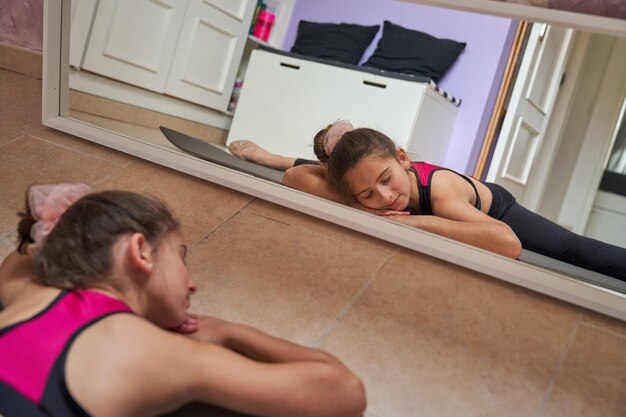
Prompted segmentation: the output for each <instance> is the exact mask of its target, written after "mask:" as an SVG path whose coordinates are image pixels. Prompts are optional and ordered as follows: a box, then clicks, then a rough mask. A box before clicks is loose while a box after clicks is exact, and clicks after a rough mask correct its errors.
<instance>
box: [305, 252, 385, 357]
mask: <svg viewBox="0 0 626 417" xmlns="http://www.w3.org/2000/svg"><path fill="white" fill-rule="evenodd" d="M395 255H396V254H395V253H394V254H391V256H389V258H388V259H387V260H386V261H385V262H383V263H382V265H381V266H380V268H378V270H377V271H376V272H375V273H374V274H372V276H371V277H370V278H369V279H368V280H367V282H366V283H365V284H363V286H362V287H361V289H359V291H358V292H357V293H356V294H355V295H354V296H353V297H352V299H351V300H350V302H349V303H348V305H347V306H345V307H344V308H343V309H342V310H341V311H340V312H339V314H338V315H337V317H335V318H334V320H332V321H331V322H330V323H329V324H328V325H327V326H326V328H324V330H323V331H322V334H321V335H320V336H319V337H318V338H317V340H315V342H313V345H312V347H314V348H319V346H320V345H321V344H322V342H324V340H326V338H327V337H328V336H329V335H330V334H331V333H332V332H333V331H334V330H335V328H336V327H337V325H339V323H340V322H341V321H342V320H343V318H344V317H345V316H346V315H347V314H348V312H349V311H350V310H352V307H354V305H355V304H356V303H357V302H358V301H359V300H360V299H361V297H362V296H363V294H364V293H365V291H367V289H368V288H369V287H370V285H371V284H372V282H374V280H375V279H376V278H378V276H379V275H380V271H381V270H382V269H383V268H384V267H385V265H387V263H388V262H389V261H390V260H391V259H393V258H394V257H395Z"/></svg>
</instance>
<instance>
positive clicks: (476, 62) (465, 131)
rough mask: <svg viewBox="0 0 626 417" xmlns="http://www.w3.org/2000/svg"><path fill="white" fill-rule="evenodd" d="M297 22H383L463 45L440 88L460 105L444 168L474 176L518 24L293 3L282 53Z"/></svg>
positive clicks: (409, 10)
mask: <svg viewBox="0 0 626 417" xmlns="http://www.w3.org/2000/svg"><path fill="white" fill-rule="evenodd" d="M357 4H358V7H355V6H356V5H357ZM300 20H308V21H313V22H328V23H340V22H345V23H356V24H362V25H375V24H379V25H381V27H382V24H383V21H384V20H389V21H391V22H392V23H395V24H397V25H400V26H403V27H406V28H408V29H416V30H420V31H422V32H426V33H429V34H431V35H433V36H436V37H438V38H448V39H454V40H456V41H461V42H466V43H467V46H466V48H465V50H464V51H463V53H462V54H461V56H460V57H459V59H458V60H457V62H456V63H455V64H454V66H453V67H452V68H451V69H450V71H448V73H447V74H446V75H445V76H444V77H443V78H442V79H441V80H440V82H439V85H440V87H442V88H443V89H444V90H445V91H447V92H448V93H449V94H452V95H453V96H456V97H459V98H461V99H462V100H463V102H462V104H461V106H460V107H459V112H458V115H457V121H456V125H455V128H454V132H453V134H452V138H451V142H450V148H449V150H448V153H447V155H446V160H445V165H446V166H448V167H449V168H452V169H455V170H458V171H461V172H466V173H469V174H471V173H473V171H474V168H475V166H476V163H477V161H478V156H479V153H480V149H481V146H482V142H483V139H484V136H485V133H486V131H487V125H488V123H489V119H490V117H491V111H492V109H493V105H494V103H495V100H496V95H497V93H498V88H499V86H500V83H501V81H502V75H503V72H504V66H505V65H506V61H507V58H508V53H509V50H510V47H511V44H512V42H513V37H514V35H515V28H516V24H517V22H516V21H513V20H511V19H507V18H501V17H494V16H487V15H482V14H477V13H468V12H460V11H456V10H450V9H442V8H436V7H430V6H423V5H419V4H411V3H406V2H402V1H395V0H359V2H358V3H356V2H355V1H353V0H315V1H312V0H296V4H295V7H294V10H293V15H292V19H291V22H290V26H289V29H288V31H287V35H286V37H285V43H284V45H283V48H284V49H286V50H289V49H290V48H291V46H292V45H293V43H294V41H295V38H296V31H297V27H298V22H299V21H300ZM381 32H382V30H381V31H380V32H379V34H378V35H377V37H376V38H374V41H373V42H372V44H371V45H370V47H369V48H368V50H367V51H366V52H365V59H366V58H367V57H368V56H369V55H371V53H372V52H373V50H374V49H375V47H376V44H377V43H378V39H379V38H380V33H381ZM365 59H364V60H365Z"/></svg>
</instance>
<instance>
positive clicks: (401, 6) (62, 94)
mask: <svg viewBox="0 0 626 417" xmlns="http://www.w3.org/2000/svg"><path fill="white" fill-rule="evenodd" d="M122 3H124V5H123V7H124V8H125V9H121V7H122V6H121V4H122ZM266 3H267V5H268V8H271V10H272V11H273V12H274V14H275V21H274V25H273V28H272V32H271V35H270V37H269V38H267V39H266V40H264V41H258V40H255V39H251V38H250V37H249V30H250V22H251V21H252V19H253V15H254V13H255V6H256V5H257V2H256V1H252V0H240V1H221V0H188V1H159V2H151V1H145V2H144V1H141V2H139V1H138V2H132V3H131V2H129V3H126V2H121V1H98V0H72V1H70V0H54V1H48V2H45V28H44V29H45V31H44V32H45V33H44V100H43V106H44V108H43V118H44V124H46V125H48V126H50V127H53V128H56V129H59V130H63V131H66V132H68V133H71V134H74V135H76V136H79V137H82V138H84V139H86V140H90V141H94V142H97V143H100V144H102V145H105V146H109V147H112V148H115V149H118V150H120V151H123V152H127V153H130V154H133V155H135V156H138V157H140V158H144V159H147V160H150V161H153V162H156V163H159V164H162V165H165V166H168V167H171V168H173V169H177V170H180V171H182V172H185V173H188V174H191V175H194V176H197V177H200V178H202V179H205V180H207V181H211V182H215V183H218V184H221V185H223V186H226V187H230V188H233V189H236V190H239V191H241V192H244V193H248V194H251V195H253V196H256V197H259V198H263V199H266V200H268V201H271V202H274V203H277V204H281V205H283V206H286V207H289V208H292V209H295V210H299V211H301V212H303V213H306V214H309V215H313V216H316V217H319V218H321V219H324V220H327V221H330V222H333V223H336V224H337V225H338V226H342V227H349V228H352V229H354V230H357V231H360V232H363V233H366V234H369V235H372V236H376V237H378V238H380V239H384V240H387V241H390V242H392V243H395V244H398V245H400V246H403V247H406V248H409V249H412V250H415V251H419V252H422V253H426V254H428V255H431V256H434V257H438V258H441V259H444V260H446V261H449V262H452V263H455V264H459V265H462V266H464V267H467V268H470V269H473V270H477V271H479V272H482V273H485V274H487V275H490V276H493V277H495V278H498V279H503V280H506V281H509V282H511V283H514V284H516V285H521V286H524V287H527V288H530V289H533V290H536V291H539V292H542V293H544V294H547V295H550V296H553V297H557V298H559V299H563V300H565V301H568V302H572V303H575V304H578V305H581V306H584V307H586V308H590V309H592V310H595V311H599V312H602V313H604V314H608V315H610V316H613V317H616V318H619V319H622V320H626V291H620V288H616V287H614V286H612V285H610V283H606V282H604V283H603V282H602V281H594V282H589V281H587V280H583V279H579V278H578V277H576V276H574V275H571V274H568V273H560V272H555V271H554V270H552V269H550V268H548V267H544V266H542V265H538V264H533V263H528V262H525V261H523V260H522V261H520V260H511V259H507V258H504V257H502V256H499V255H494V254H492V253H489V252H486V251H483V250H480V249H476V248H474V247H471V246H468V245H464V244H461V243H458V242H454V241H451V240H449V239H445V238H442V237H439V236H436V235H432V234H429V233H426V232H422V231H419V230H416V229H414V228H409V227H406V226H402V225H400V224H398V223H394V222H391V221H388V220H385V219H383V218H379V217H376V216H373V215H369V214H366V213H364V212H361V211H358V210H355V209H352V208H349V207H346V206H343V205H339V204H336V203H333V202H330V201H327V200H323V199H320V198H317V197H314V196H311V195H308V194H306V193H303V192H300V191H297V190H293V189H290V188H287V187H285V186H283V185H281V184H279V183H276V182H273V181H269V180H266V179H263V178H259V177H258V176H254V175H251V174H250V173H248V172H243V171H239V170H237V169H233V168H232V167H229V166H224V165H220V164H218V163H214V162H209V161H206V160H203V159H201V158H198V157H196V156H194V155H192V154H190V153H187V152H184V151H182V150H180V149H178V148H177V147H175V146H174V145H172V144H171V143H170V142H169V141H168V140H167V139H166V138H165V137H164V136H163V134H162V133H161V131H160V130H159V129H158V126H166V127H169V128H171V129H174V130H177V131H180V132H183V133H185V134H187V135H189V136H192V137H195V138H199V139H200V140H202V141H204V142H206V143H209V144H213V145H216V147H217V148H218V149H219V148H220V147H222V148H223V147H224V146H226V145H227V144H228V143H229V142H230V141H232V140H234V139H251V140H255V141H259V142H261V143H263V144H265V145H267V146H268V148H269V150H271V151H274V152H278V153H283V152H286V153H290V152H296V151H297V150H295V151H294V150H293V149H289V148H287V149H282V148H280V147H277V148H272V147H271V146H272V143H273V142H271V141H270V139H267V140H268V141H267V142H263V141H264V140H265V139H264V136H263V135H266V136H268V137H272V138H275V137H276V136H279V137H280V135H277V134H276V132H278V131H280V129H281V128H282V129H286V130H285V132H287V133H283V135H289V136H290V137H298V140H300V141H301V142H302V143H304V142H306V141H308V142H312V137H313V134H314V133H315V131H316V129H319V128H321V127H323V122H325V123H328V122H332V121H333V119H336V118H344V117H346V118H351V119H352V120H353V122H355V123H356V124H358V125H362V126H366V125H368V124H369V125H370V126H367V127H375V128H379V129H380V130H385V129H386V131H385V133H387V134H388V135H389V136H391V137H392V138H394V139H396V140H397V141H401V140H403V139H402V136H403V132H408V131H412V130H411V129H412V127H411V126H409V125H410V123H409V125H407V126H408V127H406V130H405V131H401V130H398V131H393V129H394V128H397V129H400V127H399V126H400V124H398V123H395V121H394V120H393V119H392V117H394V116H393V114H392V113H394V112H391V113H390V114H392V115H391V116H386V115H385V113H384V112H378V113H379V115H378V116H371V115H370V114H369V113H365V112H366V111H369V107H372V106H365V107H367V108H365V109H357V107H358V106H353V107H354V109H352V110H351V111H352V112H350V111H346V112H341V113H340V114H336V113H338V112H340V110H339V109H340V108H341V107H334V108H333V105H337V106H341V105H343V106H344V107H345V106H346V105H345V103H336V102H335V101H334V100H330V101H328V102H327V103H328V106H326V107H328V108H326V109H325V111H327V113H324V112H322V111H320V112H317V113H316V114H315V117H313V115H312V113H311V111H309V110H306V111H304V112H302V111H299V109H298V107H297V106H295V105H293V102H289V103H291V105H290V106H289V105H287V106H285V103H279V99H280V97H281V92H280V91H276V90H274V91H275V94H273V95H270V94H269V93H268V94H265V95H264V96H263V97H262V98H263V100H265V103H266V106H265V108H264V109H263V111H268V112H269V111H273V112H274V113H276V112H282V113H280V114H281V115H282V117H283V119H285V120H292V119H293V118H297V117H302V116H301V115H300V114H301V113H304V115H305V116H306V115H307V114H308V115H309V116H311V117H309V118H307V119H302V120H303V122H302V123H298V124H297V126H298V128H297V129H296V130H294V128H293V126H294V124H293V123H292V124H291V125H290V124H289V123H288V122H287V121H285V122H277V121H274V122H273V124H269V125H268V124H267V120H268V118H269V117H270V116H263V117H257V120H253V118H250V117H247V116H245V114H247V113H249V109H246V104H245V99H246V97H245V95H246V87H247V86H248V85H250V84H251V83H252V81H250V80H251V79H252V75H250V72H251V71H253V68H254V66H255V65H258V62H257V61H259V58H258V57H259V56H261V54H263V53H265V52H267V50H265V51H259V50H257V48H258V47H259V44H262V45H263V46H264V47H269V48H274V49H277V50H283V51H288V50H289V49H290V47H291V45H292V44H293V42H294V38H295V36H296V28H297V22H298V21H300V20H306V21H318V22H324V21H334V22H339V21H346V22H351V23H355V24H362V25H372V24H378V25H382V24H383V21H385V20H388V21H392V22H394V23H396V24H398V25H401V26H403V27H407V28H412V29H420V30H422V31H424V32H428V33H430V34H432V35H433V36H438V37H441V38H444V37H445V38H450V39H455V40H457V41H462V42H466V43H467V45H468V46H467V47H466V49H465V50H464V52H463V53H462V54H461V55H460V57H459V59H458V60H457V62H456V63H455V64H454V65H453V66H452V68H451V69H450V70H449V71H448V72H447V73H446V74H445V76H444V77H442V78H441V80H440V81H439V82H438V83H437V85H436V89H435V87H432V88H433V91H436V93H433V94H438V96H436V95H435V96H434V97H436V100H440V102H437V103H438V104H437V103H436V105H435V107H436V106H440V107H441V106H443V107H446V109H447V110H446V111H450V112H451V114H453V118H452V123H443V124H439V127H441V126H442V125H443V127H444V128H445V129H443V132H444V134H445V135H446V143H445V145H446V146H445V147H442V148H441V149H439V150H438V151H437V152H438V153H437V152H435V153H433V155H434V157H435V158H438V160H436V161H431V162H435V163H438V164H441V165H445V166H449V167H450V168H453V169H455V170H457V171H460V172H463V173H466V174H469V175H475V176H480V177H482V178H484V179H487V180H490V181H495V182H501V183H503V184H504V185H505V186H506V187H507V188H510V189H513V190H512V191H514V192H515V194H516V197H517V198H518V199H519V200H520V201H522V202H523V204H524V205H525V206H526V207H528V208H530V209H532V210H535V211H538V212H540V213H541V214H543V215H545V216H546V217H548V218H550V219H552V220H554V221H556V222H558V223H560V224H563V225H566V226H567V227H570V228H572V229H573V230H576V231H577V232H579V233H588V234H592V235H594V233H595V235H594V237H599V238H601V239H603V240H607V241H612V242H615V243H616V244H617V245H622V246H623V243H620V241H619V239H623V237H624V236H626V203H625V202H624V201H626V197H624V200H622V199H621V197H616V193H615V187H617V188H618V189H620V187H621V189H624V186H623V184H624V183H621V182H619V181H621V180H620V178H621V176H622V174H624V173H625V172H626V169H625V168H624V167H625V165H626V163H625V162H624V161H625V160H626V157H624V155H625V154H626V151H624V148H625V145H624V143H625V142H626V141H625V140H624V132H625V131H626V128H625V127H624V123H623V120H624V119H625V118H626V117H625V116H624V114H623V113H624V108H625V107H626V105H625V104H624V100H625V97H626V73H625V72H624V71H623V68H624V66H625V65H626V20H623V16H622V17H621V18H619V17H618V18H616V17H607V16H604V15H602V14H603V13H604V14H606V12H605V11H602V10H599V11H598V10H594V11H591V12H593V13H595V14H593V15H592V14H589V13H590V11H582V13H581V11H564V10H556V9H554V8H552V9H549V8H548V9H547V8H544V7H538V6H536V5H532V4H530V3H542V4H543V3H545V4H543V5H544V6H549V5H550V2H548V1H545V2H531V1H529V2H528V3H529V4H528V5H525V4H519V3H520V2H515V3H509V2H501V1H492V0H474V1H469V0H467V1H454V0H441V1H435V0H430V1H428V0H423V1H398V0H367V1H363V2H360V6H359V11H358V12H357V11H354V10H353V8H352V7H349V6H350V5H349V4H348V3H349V2H348V1H347V0H346V1H329V0H328V1H327V0H319V2H318V1H308V2H306V1H303V0H300V1H298V0H274V1H270V0H267V1H266ZM318 3H324V5H323V6H324V7H321V6H320V4H318ZM554 3H558V2H554ZM561 3H562V2H561ZM616 7H617V8H618V9H619V5H618V6H616ZM621 12H623V10H622V11H621ZM138 16H142V18H141V19H139V18H138ZM329 16H334V17H335V18H334V20H330V19H329ZM419 16H421V19H422V20H423V21H424V22H425V23H423V24H422V25H421V26H419V25H418V26H416V25H415V24H414V22H415V21H416V20H418V19H419ZM548 39H550V40H551V41H554V43H553V44H550V45H551V46H550V47H549V48H548V47H547V46H543V44H542V42H543V43H544V44H547V40H548ZM209 44H210V45H219V46H215V47H213V48H212V49H211V48H208V47H207V45H209ZM375 44H376V39H375V40H374V42H373V43H372V45H371V46H370V52H371V49H373V48H374V47H375ZM207 50H210V52H211V54H213V55H210V54H207V53H206V51H207ZM532 51H535V52H532ZM516 54H517V55H516ZM216 57H217V58H216ZM533 57H534V58H533ZM539 58H542V62H543V65H544V66H543V67H541V66H532V65H531V64H533V63H536V61H537V60H538V59H539ZM281 59H283V60H284V61H285V62H284V63H285V66H286V67H287V69H293V68H291V67H298V66H300V65H301V64H302V62H301V61H299V60H297V59H295V58H293V57H289V56H283V57H282V58H281ZM533 59H534V61H533ZM255 60H256V61H255ZM290 60H291V61H290ZM289 66H291V67H289ZM538 68H548V69H547V70H540V69H538ZM246 73H248V74H247V75H250V77H248V76H247V75H246V76H245V77H244V76H243V75H244V74H246ZM563 74H565V75H563ZM324 76H326V77H332V75H328V74H326V75H324ZM369 76H371V77H373V78H372V79H371V80H369V79H368V80H369V81H368V80H365V79H364V80H363V82H364V84H367V83H366V81H367V82H369V84H367V85H368V86H369V87H372V86H373V87H374V88H378V87H380V83H381V77H380V76H379V75H376V74H370V75H369ZM238 78H243V79H244V83H243V90H242V93H241V97H240V99H241V101H240V102H239V104H238V105H237V107H235V106H234V105H233V104H234V103H233V95H232V92H233V87H236V88H238V86H237V82H238ZM268 80H269V79H268ZM531 81H532V83H534V84H533V85H535V86H537V85H541V86H542V88H543V89H541V90H532V88H531V89H530V90H529V87H528V86H529V83H531ZM273 82H278V83H280V82H283V83H287V79H286V78H280V77H277V80H274V81H273ZM328 82H329V83H332V82H334V81H333V80H332V79H330V78H329V79H328ZM399 82H408V81H406V80H399ZM261 84H264V83H261ZM265 84H268V85H269V81H268V82H267V83H265ZM401 85H402V84H401ZM308 87H309V88H310V85H309V86H308ZM407 88H408V87H407ZM400 90H403V89H402V88H401V89H400ZM268 91H270V90H268ZM295 91H296V92H297V93H298V95H300V96H301V95H302V92H301V91H300V90H295ZM420 91H421V90H420ZM529 91H530V93H528V92H529ZM533 91H535V93H533ZM428 94H430V93H428ZM312 97H313V98H314V99H315V96H312ZM442 97H443V99H442ZM451 97H453V99H451ZM247 100H248V103H251V102H252V101H251V99H247ZM283 100H284V98H283ZM441 100H443V101H441ZM523 100H530V101H531V102H533V103H534V104H533V105H534V106H535V107H537V108H538V109H539V110H540V111H539V113H541V114H542V115H543V119H542V121H540V122H536V123H535V122H533V129H532V132H531V134H526V135H524V134H522V135H520V134H519V133H520V124H519V123H518V124H516V123H514V120H516V119H513V118H512V117H510V116H508V115H509V114H510V113H513V112H516V111H517V112H523V111H524V110H523V104H522V101H523ZM309 101H310V100H309ZM459 101H460V105H459ZM332 103H334V104H333V105H331V104H332ZM442 103H443V104H442ZM503 103H507V106H506V114H505V112H504V111H503V108H504V107H503ZM516 103H517V104H516ZM239 105H241V106H242V107H241V108H240V107H239ZM281 106H284V107H281ZM390 106H393V103H391V104H390ZM281 109H282V110H281ZM329 109H330V110H329ZM233 110H234V111H233ZM288 112H293V114H294V115H293V117H292V116H291V115H289V116H288V117H287V116H286V114H287V113H288ZM359 112H361V113H359ZM318 113H319V114H318ZM268 114H269V113H268ZM332 114H336V116H334V117H333V116H331V115H332ZM381 114H382V116H381ZM359 117H361V119H359ZM396 117H397V116H396ZM408 117H409V118H411V117H416V116H415V115H413V116H408ZM429 117H430V116H429ZM507 117H508V118H507ZM316 118H317V119H316ZM430 118H431V119H432V117H430ZM313 119H315V120H313ZM401 119H402V121H403V123H404V122H406V119H407V117H402V118H401ZM307 120H308V121H309V122H308V124H307ZM310 120H313V121H310ZM416 120H421V119H419V117H418V118H417V119H416ZM264 122H265V123H266V124H263V123H264ZM372 125H373V126H372ZM268 126H269V127H268ZM521 126H522V127H524V125H523V124H522V125H521ZM620 126H621V128H620ZM272 127H273V128H274V129H272ZM535 127H536V128H535ZM246 129H248V130H246ZM289 129H291V130H289ZM522 133H523V132H522ZM405 136H406V135H405ZM537 138H540V139H541V140H538V139H537ZM543 138H546V139H545V140H544V139H543ZM548 139H549V140H548ZM422 149H425V148H422ZM511 149H514V151H511ZM304 152H306V149H303V150H302V153H304ZM426 152H428V151H426ZM417 153H418V154H419V153H420V150H419V149H418V150H417ZM519 153H521V154H522V157H521V158H520V159H519V160H518V161H513V162H511V159H510V158H509V155H511V154H519ZM293 156H301V157H307V156H310V155H293ZM507 158H508V159H507ZM607 167H608V169H607ZM507 168H508V171H507ZM605 171H606V172H605ZM607 172H608V174H607ZM611 173H613V174H616V175H617V176H618V177H617V179H615V178H608V177H611V175H612V174H611ZM507 181H508V182H507ZM603 184H609V185H608V186H606V187H609V188H610V189H609V190H608V191H607V193H608V194H610V195H608V197H607V196H603V190H600V191H599V188H600V187H601V186H602V187H604V186H605V185H603ZM611 184H613V185H611ZM615 184H617V185H615ZM620 184H622V185H620ZM611 187H612V188H611ZM603 209H604V210H605V211H606V213H604V212H603V211H602V210H603ZM620 210H623V213H624V214H623V215H621V217H620V214H619V211H620ZM603 213H604V214H603ZM603 216H604V217H603ZM607 219H608V220H607ZM607 222H608V223H607ZM607 224H608V227H607ZM620 230H622V232H620Z"/></svg>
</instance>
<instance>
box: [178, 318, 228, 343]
mask: <svg viewBox="0 0 626 417" xmlns="http://www.w3.org/2000/svg"><path fill="white" fill-rule="evenodd" d="M191 317H192V318H193V319H194V320H195V322H196V324H197V328H196V331H194V332H193V333H191V332H190V333H187V335H188V336H190V337H191V338H192V339H195V340H197V341H199V342H204V343H213V344H217V345H223V344H224V341H225V338H226V330H227V328H228V327H229V326H233V325H234V324H233V323H229V322H227V321H225V320H221V319H218V318H217V317H211V316H199V315H193V316H191Z"/></svg>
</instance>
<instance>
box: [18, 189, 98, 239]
mask: <svg viewBox="0 0 626 417" xmlns="http://www.w3.org/2000/svg"><path fill="white" fill-rule="evenodd" d="M90 190H91V189H90V188H89V186H88V185H85V184H46V185H34V186H32V187H30V193H29V195H28V206H29V207H30V212H31V214H32V215H33V218H34V219H35V220H36V222H35V224H33V226H32V227H31V228H30V237H31V238H32V239H33V241H34V242H35V245H37V246H39V247H41V245H42V244H43V242H44V240H45V239H46V237H47V236H48V234H49V233H50V232H51V231H52V229H53V228H54V226H55V225H56V224H57V222H58V221H59V218H60V217H61V215H62V214H63V213H65V210H67V209H68V207H69V206H71V205H72V204H74V202H76V201H77V200H78V199H79V198H81V197H82V196H84V195H85V194H87V193H89V191H90Z"/></svg>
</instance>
